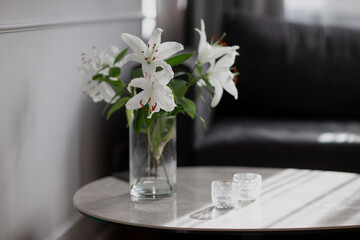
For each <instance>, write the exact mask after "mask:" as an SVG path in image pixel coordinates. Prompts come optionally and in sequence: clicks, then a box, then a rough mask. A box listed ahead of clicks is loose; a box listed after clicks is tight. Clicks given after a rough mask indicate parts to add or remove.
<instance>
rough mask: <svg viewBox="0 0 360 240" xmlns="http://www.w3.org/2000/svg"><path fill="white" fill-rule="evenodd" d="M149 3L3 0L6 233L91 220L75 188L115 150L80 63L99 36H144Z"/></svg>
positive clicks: (52, 235)
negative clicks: (106, 145) (87, 92)
mask: <svg viewBox="0 0 360 240" xmlns="http://www.w3.org/2000/svg"><path fill="white" fill-rule="evenodd" d="M140 10H141V2H140V0H138V1H134V0H132V1H126V0H103V1H101V0H78V1H72V0H63V1H55V0H31V1H29V0H22V1H19V0H18V1H11V0H2V1H1V2H0V83H1V85H0V239H1V240H3V239H4V240H7V239H30V240H31V239H57V238H58V237H61V236H62V235H63V234H64V236H65V235H66V234H67V231H68V230H69V229H70V228H72V227H74V226H75V225H74V224H75V223H76V222H78V221H79V220H81V218H80V217H79V216H80V215H79V214H78V213H76V212H75V210H74V209H73V205H72V196H73V194H74V193H75V191H76V190H77V189H78V188H80V187H81V186H82V185H84V184H85V183H87V182H89V181H91V180H94V179H96V178H98V177H100V176H102V175H103V174H104V171H105V166H106V162H105V161H106V159H102V158H101V157H102V156H103V155H104V153H103V150H102V149H103V146H102V142H103V141H102V138H103V137H104V136H103V135H102V134H103V132H102V126H103V124H104V120H103V119H102V117H101V111H102V108H101V107H102V106H100V105H99V104H94V103H92V101H91V100H89V99H87V98H86V97H85V96H84V95H82V93H81V89H80V81H79V74H78V73H77V71H76V67H77V66H79V65H80V63H81V61H80V53H82V52H89V51H90V49H91V47H92V46H93V45H95V46H97V47H98V48H99V49H101V48H105V47H106V46H107V45H109V44H115V45H117V46H119V47H121V48H122V47H125V46H124V45H123V43H122V41H121V40H120V33H121V32H129V33H132V34H136V35H138V36H140V34H141V14H140V12H139V11H140ZM91 224H93V223H91ZM71 231H73V232H74V231H75V232H76V230H74V229H72V230H71ZM81 231H82V230H79V231H78V232H77V233H76V234H75V235H77V238H76V239H89V238H85V237H84V238H82V237H81V236H82V235H81ZM84 234H85V232H84ZM67 235H68V237H67V238H71V236H70V235H69V234H67ZM79 236H80V237H79ZM84 236H85V235H84Z"/></svg>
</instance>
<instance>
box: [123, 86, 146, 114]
mask: <svg viewBox="0 0 360 240" xmlns="http://www.w3.org/2000/svg"><path fill="white" fill-rule="evenodd" d="M149 98H150V89H146V90H143V91H141V92H140V93H138V94H136V95H135V96H134V97H132V98H131V99H129V101H127V103H126V104H125V106H126V108H127V109H139V108H141V107H142V106H141V104H140V101H141V102H142V103H143V104H144V105H145V104H146V103H147V101H148V100H149Z"/></svg>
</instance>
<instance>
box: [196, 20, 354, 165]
mask: <svg viewBox="0 0 360 240" xmlns="http://www.w3.org/2000/svg"><path fill="white" fill-rule="evenodd" d="M223 28H224V32H226V33H227V34H228V35H227V36H228V37H227V38H226V41H227V42H228V44H229V45H234V44H237V45H239V46H240V56H239V57H238V58H237V61H236V65H237V67H238V69H239V70H240V76H239V80H238V84H237V87H238V91H239V99H238V100H237V101H235V100H234V99H233V97H232V96H231V95H229V94H226V93H225V94H224V96H223V99H222V100H221V102H220V104H219V105H218V107H217V108H215V109H213V111H212V112H210V113H209V112H208V111H207V110H206V109H205V108H204V107H202V106H201V103H200V101H197V102H199V103H198V108H199V110H200V111H201V114H202V115H205V117H206V118H207V119H208V128H207V129H203V128H202V126H201V124H199V123H197V124H196V126H195V130H194V131H195V134H194V137H195V153H194V161H193V162H192V165H236V166H261V167H294V168H307V169H322V170H336V171H351V172H360V30H353V29H345V28H336V27H329V26H328V27H326V26H313V25H301V24H295V23H289V22H285V21H284V20H279V19H277V20H276V19H270V18H265V17H259V16H253V15H247V14H243V13H228V14H226V15H225V17H224V21H223Z"/></svg>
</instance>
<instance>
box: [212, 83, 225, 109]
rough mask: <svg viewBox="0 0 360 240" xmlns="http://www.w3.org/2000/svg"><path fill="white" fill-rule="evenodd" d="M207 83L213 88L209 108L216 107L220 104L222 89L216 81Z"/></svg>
mask: <svg viewBox="0 0 360 240" xmlns="http://www.w3.org/2000/svg"><path fill="white" fill-rule="evenodd" d="M209 82H210V84H211V85H213V86H214V96H213V99H212V100H211V104H210V105H211V107H216V106H217V105H218V104H219V102H220V99H221V97H222V95H223V92H224V90H223V87H222V86H221V84H220V82H219V81H218V80H216V79H209Z"/></svg>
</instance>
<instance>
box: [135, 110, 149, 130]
mask: <svg viewBox="0 0 360 240" xmlns="http://www.w3.org/2000/svg"><path fill="white" fill-rule="evenodd" d="M145 118H146V111H144V110H143V109H142V108H140V109H137V110H135V111H134V120H133V128H134V131H135V132H136V134H137V135H139V132H140V129H141V127H142V126H143V124H144V120H145Z"/></svg>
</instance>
